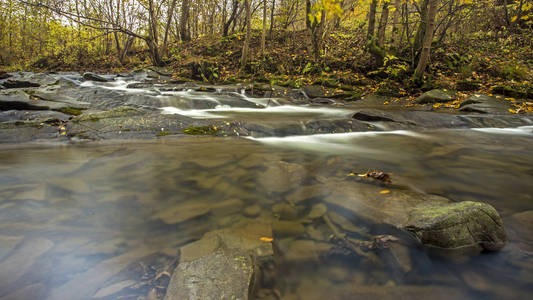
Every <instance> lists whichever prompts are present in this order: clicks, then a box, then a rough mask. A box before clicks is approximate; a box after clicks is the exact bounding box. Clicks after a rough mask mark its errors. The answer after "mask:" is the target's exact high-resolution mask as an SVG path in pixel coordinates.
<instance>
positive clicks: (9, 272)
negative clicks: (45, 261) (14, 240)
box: [0, 238, 54, 291]
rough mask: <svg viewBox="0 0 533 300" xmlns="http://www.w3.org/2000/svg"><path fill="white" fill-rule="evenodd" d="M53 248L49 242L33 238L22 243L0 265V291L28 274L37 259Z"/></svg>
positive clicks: (52, 244)
mask: <svg viewBox="0 0 533 300" xmlns="http://www.w3.org/2000/svg"><path fill="white" fill-rule="evenodd" d="M53 246H54V243H52V242H51V241H50V240H47V239H45V238H35V239H31V240H28V241H26V242H24V243H23V244H22V245H21V246H20V247H19V248H18V249H17V251H16V252H15V253H13V254H12V255H11V256H9V257H7V258H6V259H5V260H3V261H2V262H1V263H0V291H5V290H7V289H8V288H9V287H10V286H11V284H13V283H14V282H16V281H17V280H18V279H19V278H21V277H22V276H23V275H24V274H26V272H28V271H29V270H30V268H31V266H32V265H33V264H34V263H35V262H36V261H37V259H38V258H39V257H40V256H41V255H43V254H44V253H46V252H47V251H48V250H50V249H51V248H52V247H53Z"/></svg>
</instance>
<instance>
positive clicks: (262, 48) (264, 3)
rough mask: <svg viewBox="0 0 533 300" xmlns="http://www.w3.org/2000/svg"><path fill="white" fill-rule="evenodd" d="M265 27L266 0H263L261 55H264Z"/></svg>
mask: <svg viewBox="0 0 533 300" xmlns="http://www.w3.org/2000/svg"><path fill="white" fill-rule="evenodd" d="M266 28H267V0H263V32H262V33H261V56H263V57H264V56H265V48H266Z"/></svg>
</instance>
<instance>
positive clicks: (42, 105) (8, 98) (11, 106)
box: [0, 91, 68, 111]
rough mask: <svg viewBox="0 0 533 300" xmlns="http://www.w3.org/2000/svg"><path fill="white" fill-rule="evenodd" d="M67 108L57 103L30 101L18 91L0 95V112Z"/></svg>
mask: <svg viewBox="0 0 533 300" xmlns="http://www.w3.org/2000/svg"><path fill="white" fill-rule="evenodd" d="M66 107H68V106H67V105H65V104H62V103H59V102H51V101H43V100H38V99H30V97H29V96H28V95H27V94H25V93H23V92H20V91H17V92H15V93H9V94H0V110H4V111H5V110H49V109H53V110H60V109H62V108H66Z"/></svg>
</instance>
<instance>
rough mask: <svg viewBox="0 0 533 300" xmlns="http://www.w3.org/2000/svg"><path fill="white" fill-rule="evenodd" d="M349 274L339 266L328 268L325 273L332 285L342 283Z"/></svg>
mask: <svg viewBox="0 0 533 300" xmlns="http://www.w3.org/2000/svg"><path fill="white" fill-rule="evenodd" d="M348 276H349V272H348V270H347V269H346V268H343V267H341V266H333V267H329V268H328V271H327V277H328V279H329V280H330V281H333V282H334V283H342V282H345V281H346V280H347V279H348Z"/></svg>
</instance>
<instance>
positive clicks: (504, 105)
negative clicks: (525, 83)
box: [459, 94, 512, 114]
mask: <svg viewBox="0 0 533 300" xmlns="http://www.w3.org/2000/svg"><path fill="white" fill-rule="evenodd" d="M459 107H460V109H459V110H461V111H467V112H475V113H482V114H488V113H496V114H497V113H506V112H508V110H509V109H510V108H512V106H511V104H510V102H508V101H503V100H500V99H498V98H495V97H490V96H486V95H479V94H476V95H472V96H470V97H468V98H467V99H466V100H464V101H463V102H461V104H460V105H459Z"/></svg>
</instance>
